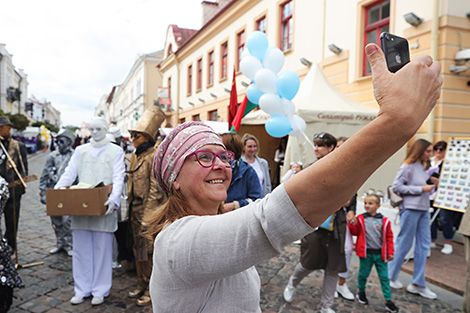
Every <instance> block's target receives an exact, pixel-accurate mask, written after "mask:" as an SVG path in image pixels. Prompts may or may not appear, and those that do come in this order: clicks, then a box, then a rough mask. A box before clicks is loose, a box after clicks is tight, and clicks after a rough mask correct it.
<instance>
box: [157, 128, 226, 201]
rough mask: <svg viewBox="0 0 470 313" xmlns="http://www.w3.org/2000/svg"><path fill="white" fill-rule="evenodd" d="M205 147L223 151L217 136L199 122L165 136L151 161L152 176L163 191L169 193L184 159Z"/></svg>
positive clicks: (174, 130) (221, 143)
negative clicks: (220, 148) (217, 148)
mask: <svg viewBox="0 0 470 313" xmlns="http://www.w3.org/2000/svg"><path fill="white" fill-rule="evenodd" d="M205 145H219V146H222V147H223V148H224V149H225V146H224V144H223V142H222V139H220V137H219V135H218V134H217V133H216V132H215V131H214V130H213V129H212V128H210V127H209V126H207V125H205V124H203V123H201V122H186V123H183V124H181V125H179V126H178V127H176V128H175V129H173V130H172V131H171V132H170V134H168V136H166V138H165V139H164V140H163V141H162V143H161V144H160V145H159V146H158V148H157V151H156V153H155V157H154V159H153V175H154V177H155V179H156V180H157V182H158V183H159V184H160V187H162V189H163V190H164V191H166V192H170V189H171V186H172V185H173V182H174V181H175V180H176V177H177V176H178V174H179V172H180V170H181V167H182V166H183V163H184V160H185V159H186V157H187V156H188V155H189V154H190V153H192V152H194V151H196V150H198V149H199V148H201V147H202V146H205Z"/></svg>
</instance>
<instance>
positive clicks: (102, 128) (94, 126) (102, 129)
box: [89, 119, 108, 141]
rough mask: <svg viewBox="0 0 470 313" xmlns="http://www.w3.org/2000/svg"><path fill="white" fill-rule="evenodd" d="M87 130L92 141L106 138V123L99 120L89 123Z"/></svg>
mask: <svg viewBox="0 0 470 313" xmlns="http://www.w3.org/2000/svg"><path fill="white" fill-rule="evenodd" d="M89 130H90V132H91V138H93V140H94V141H101V140H103V139H104V138H105V137H106V133H107V131H108V130H107V127H106V123H103V121H101V120H99V119H94V120H92V121H91V122H90V127H89Z"/></svg>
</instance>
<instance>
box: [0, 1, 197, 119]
mask: <svg viewBox="0 0 470 313" xmlns="http://www.w3.org/2000/svg"><path fill="white" fill-rule="evenodd" d="M2 2H3V3H2V5H1V10H0V43H3V44H6V50H7V51H8V53H10V54H12V55H13V65H14V66H15V68H16V69H17V70H18V69H23V70H24V71H25V73H26V74H27V75H28V83H29V86H28V97H30V96H32V95H34V96H35V97H36V99H38V100H40V101H43V100H46V101H50V102H51V103H52V105H53V106H54V107H55V108H56V109H58V110H59V111H60V112H61V119H62V125H76V126H80V125H81V124H82V122H84V121H85V122H86V121H88V120H89V119H90V118H91V117H92V116H93V113H94V109H95V107H96V106H97V105H98V103H99V101H100V99H101V97H102V96H103V95H105V94H106V95H108V94H109V93H110V92H111V89H112V87H113V86H115V85H119V84H121V83H122V82H123V81H124V80H125V78H126V76H127V74H128V73H129V71H130V70H131V68H132V66H133V64H134V62H135V60H136V59H137V57H138V56H139V55H141V54H147V53H151V52H154V51H158V50H161V49H163V47H164V44H165V37H166V31H167V28H168V25H170V24H177V25H178V26H179V27H182V28H193V29H199V28H200V27H201V20H202V16H201V15H202V13H201V12H202V11H201V2H202V0H173V1H164V0H127V1H126V0H81V1H69V0H42V1H38V0H9V1H2Z"/></svg>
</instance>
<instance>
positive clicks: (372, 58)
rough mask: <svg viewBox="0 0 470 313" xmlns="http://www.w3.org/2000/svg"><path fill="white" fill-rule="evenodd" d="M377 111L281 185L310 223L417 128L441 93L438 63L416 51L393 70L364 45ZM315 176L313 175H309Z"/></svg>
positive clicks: (317, 222)
mask: <svg viewBox="0 0 470 313" xmlns="http://www.w3.org/2000/svg"><path fill="white" fill-rule="evenodd" d="M365 51H366V54H367V57H368V60H369V62H370V64H371V68H372V80H373V85H374V95H375V98H376V100H377V102H378V104H379V106H380V111H379V113H378V115H377V118H375V119H374V120H373V121H372V122H370V123H369V124H368V125H366V126H365V127H364V128H362V129H361V130H360V131H359V132H357V133H356V134H355V135H354V136H352V137H351V138H350V139H348V140H347V141H346V142H345V143H344V144H343V145H342V146H341V149H338V150H335V151H333V152H332V153H330V154H328V155H327V156H325V157H324V158H322V159H321V160H319V161H317V162H315V163H314V164H313V165H312V166H309V167H308V168H307V169H305V170H303V171H302V172H300V173H299V174H297V175H294V176H293V177H292V178H291V179H289V180H288V181H287V182H286V183H285V188H286V191H287V193H288V195H289V196H290V198H291V200H292V201H293V203H294V204H295V206H296V207H297V210H298V211H299V212H300V214H301V215H302V216H303V217H304V219H305V220H306V221H307V222H308V223H309V224H310V225H311V226H314V227H315V226H318V225H320V224H321V223H322V222H323V221H324V220H325V219H326V218H327V217H328V216H329V215H330V214H332V213H333V212H334V211H336V210H337V209H338V208H340V207H341V205H342V204H344V203H345V202H346V201H347V200H348V199H350V198H351V197H352V196H353V195H354V193H355V192H356V191H357V190H358V189H359V188H360V187H361V186H362V184H363V183H364V182H365V181H366V180H367V178H368V177H369V176H370V175H372V173H373V172H374V171H375V170H376V169H377V168H378V167H379V166H380V165H382V164H383V163H384V162H385V161H386V160H387V159H388V158H389V157H390V156H392V155H393V154H394V153H395V152H396V151H398V149H400V148H401V147H402V146H403V145H404V144H405V143H406V142H407V141H408V140H409V139H410V138H411V137H412V136H413V135H414V134H415V133H416V131H417V130H418V128H419V127H420V126H421V124H422V123H423V122H424V120H425V119H426V117H427V116H428V114H429V112H431V110H432V108H433V107H434V105H435V104H436V101H437V99H438V98H439V96H440V90H441V85H442V77H441V75H440V71H441V65H440V63H439V62H433V60H432V58H431V57H430V56H420V57H418V58H416V59H415V60H413V61H411V62H410V63H408V64H407V65H405V66H404V67H403V68H402V69H401V70H399V71H398V72H396V73H391V72H389V71H388V69H387V65H386V62H385V58H384V55H383V52H382V50H380V48H379V47H378V46H377V45H375V44H369V45H367V46H366V48H365ZM314 177H315V179H313V178H314Z"/></svg>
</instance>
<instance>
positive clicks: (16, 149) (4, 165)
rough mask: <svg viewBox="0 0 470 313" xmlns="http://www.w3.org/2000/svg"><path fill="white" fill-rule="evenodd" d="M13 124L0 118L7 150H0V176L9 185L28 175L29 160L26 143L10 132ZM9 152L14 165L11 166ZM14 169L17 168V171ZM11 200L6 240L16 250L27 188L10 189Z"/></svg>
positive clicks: (2, 136) (15, 187)
mask: <svg viewBox="0 0 470 313" xmlns="http://www.w3.org/2000/svg"><path fill="white" fill-rule="evenodd" d="M12 126H13V124H12V123H11V121H10V119H9V118H8V117H6V116H0V140H1V144H2V145H3V147H4V148H5V150H3V148H2V149H0V176H2V177H3V178H5V180H6V181H7V182H8V183H11V182H14V181H18V180H19V179H20V177H19V176H18V174H19V175H20V176H21V177H25V176H26V175H28V158H27V151H26V146H25V145H24V143H22V142H19V141H16V140H15V139H13V138H11V135H10V130H11V127H12ZM5 151H7V153H8V155H9V156H10V158H11V160H12V161H13V163H14V164H10V162H9V160H8V155H6V153H5ZM13 167H16V169H17V171H18V172H16V171H15V170H14V168H13ZM9 191H10V198H9V199H8V201H7V203H6V205H5V211H4V215H5V238H6V239H7V240H8V244H9V245H10V246H11V247H12V248H13V250H16V248H17V247H16V233H17V231H18V221H19V219H20V202H21V196H22V195H23V194H24V193H25V187H24V186H23V185H22V184H21V183H19V184H15V185H14V186H12V187H9Z"/></svg>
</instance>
